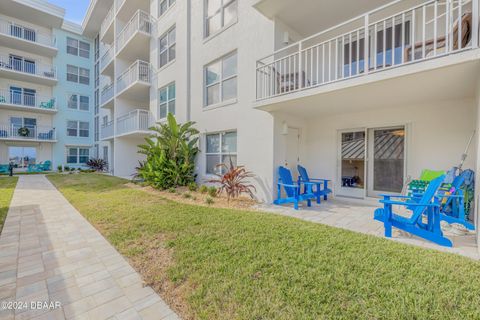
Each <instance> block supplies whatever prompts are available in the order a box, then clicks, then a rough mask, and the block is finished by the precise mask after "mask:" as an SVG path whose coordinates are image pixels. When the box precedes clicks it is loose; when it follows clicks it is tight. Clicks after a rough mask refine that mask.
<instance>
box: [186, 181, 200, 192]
mask: <svg viewBox="0 0 480 320" xmlns="http://www.w3.org/2000/svg"><path fill="white" fill-rule="evenodd" d="M188 190H190V191H192V192H193V191H197V190H198V186H197V184H196V183H195V182H190V183H189V184H188Z"/></svg>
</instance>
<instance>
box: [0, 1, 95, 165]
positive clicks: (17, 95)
mask: <svg viewBox="0 0 480 320" xmlns="http://www.w3.org/2000/svg"><path fill="white" fill-rule="evenodd" d="M64 14H65V12H64V9H63V8H60V7H57V6H54V5H51V4H49V3H47V2H45V1H20V0H18V1H14V0H11V1H10V0H5V1H1V2H0V163H2V164H8V163H10V162H12V163H13V164H14V166H15V167H16V168H17V169H18V170H20V171H21V170H24V169H26V168H27V167H28V166H29V165H33V164H39V163H46V162H47V163H49V165H50V168H51V169H56V168H57V167H58V166H70V167H81V166H84V164H85V162H86V161H88V159H89V158H91V157H93V156H94V155H93V138H94V137H93V116H92V115H93V107H94V106H93V102H94V101H93V84H94V83H93V81H94V79H93V69H92V68H93V63H92V61H93V42H92V40H91V39H90V38H88V37H85V36H83V30H82V27H81V26H80V25H77V24H74V23H71V22H69V21H65V20H64Z"/></svg>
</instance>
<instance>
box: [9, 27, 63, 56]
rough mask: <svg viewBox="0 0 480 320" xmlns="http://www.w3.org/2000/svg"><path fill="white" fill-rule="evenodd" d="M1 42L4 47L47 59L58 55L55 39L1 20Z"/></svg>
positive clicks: (49, 35)
mask: <svg viewBox="0 0 480 320" xmlns="http://www.w3.org/2000/svg"><path fill="white" fill-rule="evenodd" d="M0 42H1V43H2V45H3V46H6V47H9V48H14V49H17V50H21V51H27V52H32V53H35V54H39V55H42V56H47V57H54V56H56V55H57V52H58V49H57V48H56V47H55V38H54V37H53V35H52V34H47V33H41V32H38V31H37V30H33V29H31V28H27V27H24V26H21V25H18V24H16V23H13V22H10V21H6V20H3V19H0Z"/></svg>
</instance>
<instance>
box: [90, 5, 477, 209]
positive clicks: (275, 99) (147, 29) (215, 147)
mask: <svg viewBox="0 0 480 320" xmlns="http://www.w3.org/2000/svg"><path fill="white" fill-rule="evenodd" d="M478 6H479V1H478V0H461V1H460V0H455V1H454V0H429V1H425V0H400V1H393V2H391V1H388V0H369V1H362V2H352V1H347V0H342V1H327V0H322V1H309V0H297V1H289V0H260V1H258V0H242V1H239V0H187V1H174V0H151V1H149V0H141V1H130V0H123V1H122V0H115V1H112V0H110V1H108V0H107V1H103V0H102V1H95V0H94V1H92V3H91V5H90V8H89V12H88V14H87V18H86V20H85V22H84V34H85V35H86V36H88V37H91V38H95V37H96V36H98V37H99V42H100V46H99V47H100V54H99V56H100V58H99V59H100V73H101V76H100V78H101V79H100V92H103V93H101V94H100V98H99V100H100V110H99V119H100V122H101V123H103V125H102V126H101V127H102V128H101V130H100V137H101V139H100V141H99V150H104V151H105V152H104V153H102V152H100V154H104V155H105V157H107V158H108V161H109V163H110V164H111V165H110V169H111V170H112V173H113V174H114V175H117V176H123V177H128V176H131V175H132V174H134V172H135V166H136V165H137V163H138V161H141V160H142V158H141V156H140V155H138V154H137V153H136V151H137V145H138V144H140V143H142V141H143V139H144V137H145V136H146V135H147V134H148V130H147V128H148V126H149V125H151V124H152V123H154V122H158V121H162V120H164V118H165V116H166V114H167V113H168V112H172V113H174V114H175V116H176V117H177V119H178V120H179V121H180V122H184V121H187V120H192V121H195V122H196V123H197V128H198V129H199V130H200V132H201V145H200V148H201V155H200V156H199V158H198V162H197V167H196V171H197V174H198V181H199V182H200V183H201V182H204V181H206V180H207V179H208V177H209V176H210V175H211V174H212V173H213V172H214V168H215V165H216V164H218V163H221V162H229V161H232V162H234V163H236V164H238V165H244V166H246V167H247V168H248V170H250V171H252V172H254V173H255V175H256V179H255V180H256V181H255V184H256V187H257V196H258V198H259V199H261V200H264V201H267V202H271V201H272V200H273V197H274V194H275V192H276V170H277V168H278V166H279V165H286V166H288V167H290V168H291V169H292V170H293V171H294V172H295V171H296V170H295V167H296V165H297V164H302V165H304V166H305V167H307V168H308V169H309V171H310V172H311V175H312V176H313V175H314V176H317V177H322V178H326V179H330V180H332V185H331V186H332V188H333V189H334V192H335V195H336V196H343V197H349V198H360V199H366V198H374V197H377V196H378V195H379V194H380V193H385V192H399V191H401V188H402V186H403V185H404V183H405V181H406V180H407V179H408V177H412V178H416V177H419V175H420V173H421V171H422V170H423V169H432V170H447V169H449V168H451V167H452V166H455V165H458V163H459V161H460V157H461V155H462V153H463V152H464V149H465V146H466V144H467V142H468V140H469V138H470V136H472V134H473V132H474V131H475V130H476V132H477V133H476V134H475V135H474V143H473V144H472V146H471V148H470V150H468V158H467V161H466V163H465V165H464V168H470V169H474V170H476V171H477V172H478V167H479V161H478V150H479V148H478V146H477V141H478V132H479V130H478V125H479V112H478V111H479V108H480V100H479V92H480V90H479V87H480V86H479V77H478V76H479V71H480V69H479V68H480V64H479V63H480V60H479V58H480V50H479V49H478V38H479V34H478V25H479V19H478V17H479V14H478V12H479V9H478ZM104 57H105V59H104ZM103 88H105V89H103Z"/></svg>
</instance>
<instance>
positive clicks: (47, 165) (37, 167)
mask: <svg viewBox="0 0 480 320" xmlns="http://www.w3.org/2000/svg"><path fill="white" fill-rule="evenodd" d="M51 167H52V162H51V161H50V160H47V161H45V162H40V163H39V164H29V165H28V168H27V171H28V172H43V171H50V170H51Z"/></svg>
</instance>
